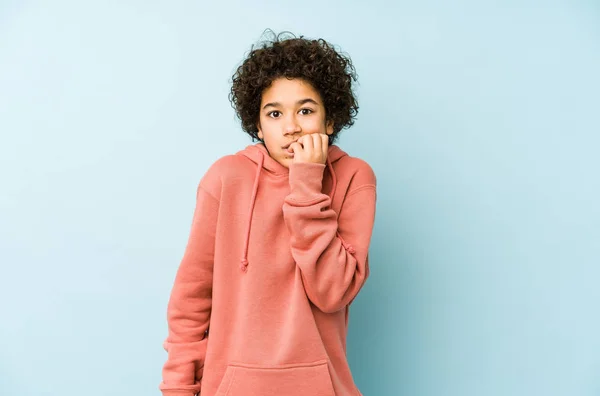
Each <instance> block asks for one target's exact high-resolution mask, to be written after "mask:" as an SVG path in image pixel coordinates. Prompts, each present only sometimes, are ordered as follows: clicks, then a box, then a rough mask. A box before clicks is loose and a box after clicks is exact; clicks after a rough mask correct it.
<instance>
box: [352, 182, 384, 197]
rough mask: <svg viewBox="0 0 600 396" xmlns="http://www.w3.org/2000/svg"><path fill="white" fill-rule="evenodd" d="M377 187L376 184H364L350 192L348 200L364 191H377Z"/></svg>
mask: <svg viewBox="0 0 600 396" xmlns="http://www.w3.org/2000/svg"><path fill="white" fill-rule="evenodd" d="M376 189H377V186H375V185H374V184H363V185H362V186H360V187H356V188H355V189H354V190H351V191H348V193H347V194H346V198H349V197H351V196H352V195H354V194H356V193H359V192H361V191H362V190H376Z"/></svg>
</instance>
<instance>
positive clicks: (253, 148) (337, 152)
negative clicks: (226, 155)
mask: <svg viewBox="0 0 600 396" xmlns="http://www.w3.org/2000/svg"><path fill="white" fill-rule="evenodd" d="M236 155H242V156H244V157H247V158H248V159H250V160H251V161H252V162H254V163H255V164H256V176H255V178H254V185H253V188H252V198H251V199H250V205H249V209H248V218H247V223H246V235H245V237H244V250H243V255H242V259H241V262H240V269H241V270H242V271H244V272H246V270H247V268H248V264H249V263H248V244H249V242H250V232H251V227H252V215H253V214H254V205H255V203H256V193H257V192H258V185H259V182H260V175H261V173H262V172H263V171H265V172H269V173H272V174H276V175H286V174H288V173H289V169H288V168H286V167H285V166H283V165H281V164H280V163H279V162H277V161H276V160H275V159H273V158H272V157H271V156H270V155H269V152H268V151H267V148H266V147H265V145H264V144H263V143H257V144H254V145H250V146H247V147H246V148H245V149H244V150H241V151H239V152H237V153H236ZM347 155H348V154H347V153H346V152H344V151H343V150H342V149H341V148H339V147H338V146H336V145H331V146H329V150H328V153H327V164H326V166H327V169H329V175H330V177H331V179H332V187H331V191H330V193H329V196H330V197H331V200H332V201H333V197H334V195H335V189H336V187H337V178H336V175H335V171H334V169H333V163H335V162H337V161H339V160H340V158H342V157H345V156H347Z"/></svg>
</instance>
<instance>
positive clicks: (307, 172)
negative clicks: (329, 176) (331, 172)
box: [289, 163, 325, 202]
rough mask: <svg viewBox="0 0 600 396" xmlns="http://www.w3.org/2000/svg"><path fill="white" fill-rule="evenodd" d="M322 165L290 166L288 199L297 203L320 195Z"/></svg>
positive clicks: (323, 167) (299, 164)
mask: <svg viewBox="0 0 600 396" xmlns="http://www.w3.org/2000/svg"><path fill="white" fill-rule="evenodd" d="M324 171H325V165H324V164H315V163H293V164H291V165H290V176H289V177H290V188H291V193H290V198H291V199H293V200H294V201H297V202H305V201H311V200H313V199H315V198H317V196H318V195H320V194H321V189H322V188H323V172H324Z"/></svg>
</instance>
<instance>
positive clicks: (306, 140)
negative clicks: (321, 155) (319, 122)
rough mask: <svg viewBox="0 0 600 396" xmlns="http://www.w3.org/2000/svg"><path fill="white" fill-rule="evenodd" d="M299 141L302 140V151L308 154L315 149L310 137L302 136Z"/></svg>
mask: <svg viewBox="0 0 600 396" xmlns="http://www.w3.org/2000/svg"><path fill="white" fill-rule="evenodd" d="M300 139H302V145H303V146H304V150H305V151H308V152H312V151H314V149H315V145H314V143H313V138H312V136H311V135H304V136H302V137H301V138H300Z"/></svg>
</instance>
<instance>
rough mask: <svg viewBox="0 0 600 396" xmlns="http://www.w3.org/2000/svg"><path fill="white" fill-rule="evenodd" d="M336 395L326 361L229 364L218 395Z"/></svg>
mask: <svg viewBox="0 0 600 396" xmlns="http://www.w3.org/2000/svg"><path fill="white" fill-rule="evenodd" d="M281 395H285V396H307V395H310V396H335V392H334V390H333V384H332V382H331V376H330V375H329V369H328V368H327V361H326V360H324V361H319V362H315V363H307V364H296V365H289V366H284V367H260V366H251V365H244V364H231V365H229V366H227V370H226V371H225V375H224V376H223V380H222V381H221V384H220V385H219V389H218V390H217V393H216V396H281Z"/></svg>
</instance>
